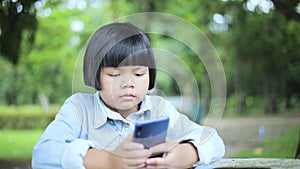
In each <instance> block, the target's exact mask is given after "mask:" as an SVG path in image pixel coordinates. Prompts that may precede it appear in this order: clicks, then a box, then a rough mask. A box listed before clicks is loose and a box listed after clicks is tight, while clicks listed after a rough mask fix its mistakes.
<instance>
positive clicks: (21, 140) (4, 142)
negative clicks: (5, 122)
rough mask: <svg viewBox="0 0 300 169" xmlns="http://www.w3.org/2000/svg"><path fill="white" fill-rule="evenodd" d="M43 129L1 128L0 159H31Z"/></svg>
mask: <svg viewBox="0 0 300 169" xmlns="http://www.w3.org/2000/svg"><path fill="white" fill-rule="evenodd" d="M42 132H43V130H39V129H35V130H0V138H1V139H0V147H1V151H0V159H2V160H3V159H4V160H30V159H31V156H32V150H33V146H34V145H35V143H36V142H37V141H38V139H39V137H40V136H41V134H42Z"/></svg>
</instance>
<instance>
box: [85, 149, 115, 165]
mask: <svg viewBox="0 0 300 169" xmlns="http://www.w3.org/2000/svg"><path fill="white" fill-rule="evenodd" d="M109 162H110V152H107V151H103V150H97V149H93V148H90V149H89V150H88V151H87V153H86V155H85V157H84V158H83V164H84V166H85V168H86V169H108V168H110V163H109Z"/></svg>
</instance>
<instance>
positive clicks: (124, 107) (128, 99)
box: [100, 66, 149, 117]
mask: <svg viewBox="0 0 300 169" xmlns="http://www.w3.org/2000/svg"><path fill="white" fill-rule="evenodd" d="M100 84H101V87H102V88H101V90H100V96H101V98H102V100H103V101H104V103H105V104H106V105H107V106H108V107H109V108H110V109H112V110H114V111H117V112H119V113H120V114H121V115H122V116H123V117H127V116H128V115H130V114H131V113H133V112H136V111H138V105H139V103H140V102H141V101H142V99H143V98H144V97H145V95H146V94H147V92H148V86H149V69H148V67H146V66H120V67H116V68H115V67H104V68H101V71H100Z"/></svg>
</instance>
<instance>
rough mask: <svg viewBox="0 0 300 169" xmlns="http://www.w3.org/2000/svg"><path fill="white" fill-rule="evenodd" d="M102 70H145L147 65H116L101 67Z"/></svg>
mask: <svg viewBox="0 0 300 169" xmlns="http://www.w3.org/2000/svg"><path fill="white" fill-rule="evenodd" d="M101 69H103V70H104V71H127V70H133V71H135V70H147V69H148V67H147V66H139V65H136V66H118V67H103V68H101Z"/></svg>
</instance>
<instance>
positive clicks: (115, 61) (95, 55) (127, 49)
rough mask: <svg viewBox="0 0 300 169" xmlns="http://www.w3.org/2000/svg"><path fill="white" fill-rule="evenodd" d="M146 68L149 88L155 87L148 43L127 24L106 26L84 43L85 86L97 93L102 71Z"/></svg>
mask: <svg viewBox="0 0 300 169" xmlns="http://www.w3.org/2000/svg"><path fill="white" fill-rule="evenodd" d="M131 65H138V66H147V67H148V68H149V87H148V89H149V90H150V89H152V88H153V87H154V85H155V77H156V63H155V59H154V55H153V51H152V47H151V44H150V41H149V39H148V38H147V36H146V35H145V33H144V32H143V31H142V30H141V29H139V28H138V27H136V26H134V25H133V24H131V23H127V22H125V23H110V24H107V25H105V26H103V27H101V28H100V29H98V30H97V31H96V32H95V33H94V35H93V36H92V38H91V40H90V41H89V43H88V46H87V49H86V52H85V56H84V64H83V76H84V82H85V84H86V85H88V86H91V87H94V88H95V89H96V90H101V85H100V80H99V79H100V70H101V68H103V67H118V66H131Z"/></svg>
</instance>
